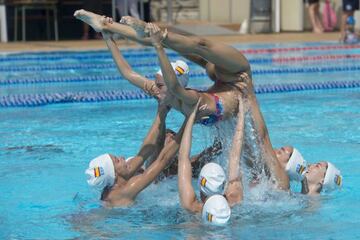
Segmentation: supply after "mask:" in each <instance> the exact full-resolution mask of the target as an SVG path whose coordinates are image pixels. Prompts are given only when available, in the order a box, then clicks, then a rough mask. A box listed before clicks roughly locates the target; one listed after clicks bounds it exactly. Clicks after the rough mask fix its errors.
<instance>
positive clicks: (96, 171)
mask: <svg viewBox="0 0 360 240" xmlns="http://www.w3.org/2000/svg"><path fill="white" fill-rule="evenodd" d="M102 175H104V169H103V168H102V167H95V168H94V176H95V177H100V176H102Z"/></svg>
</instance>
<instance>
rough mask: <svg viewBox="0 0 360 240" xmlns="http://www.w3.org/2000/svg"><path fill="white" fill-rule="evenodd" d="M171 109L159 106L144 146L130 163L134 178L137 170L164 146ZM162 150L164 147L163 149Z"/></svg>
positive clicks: (131, 173) (131, 174)
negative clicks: (166, 122) (168, 115)
mask: <svg viewBox="0 0 360 240" xmlns="http://www.w3.org/2000/svg"><path fill="white" fill-rule="evenodd" d="M168 112H169V108H167V107H166V106H164V105H159V106H158V111H157V114H156V117H155V120H154V122H153V125H152V126H151V128H150V130H149V132H148V134H147V136H146V137H145V139H144V141H143V144H142V146H141V148H140V150H139V152H138V154H137V155H136V156H135V157H134V158H133V159H131V161H130V162H129V167H130V174H129V176H133V175H134V174H135V173H136V172H137V170H138V169H139V168H140V167H141V166H142V165H143V163H144V161H145V160H147V159H148V158H149V157H150V156H151V155H153V154H154V152H156V151H158V149H159V147H160V146H163V143H164V139H165V129H166V126H165V118H166V115H167V113H168ZM161 148H162V147H161Z"/></svg>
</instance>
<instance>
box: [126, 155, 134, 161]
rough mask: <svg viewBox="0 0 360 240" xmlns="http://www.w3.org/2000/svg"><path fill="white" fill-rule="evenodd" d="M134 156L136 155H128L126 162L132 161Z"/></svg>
mask: <svg viewBox="0 0 360 240" xmlns="http://www.w3.org/2000/svg"><path fill="white" fill-rule="evenodd" d="M134 157H135V156H131V157H128V158H127V159H125V162H128V161H130V160H131V159H133V158H134Z"/></svg>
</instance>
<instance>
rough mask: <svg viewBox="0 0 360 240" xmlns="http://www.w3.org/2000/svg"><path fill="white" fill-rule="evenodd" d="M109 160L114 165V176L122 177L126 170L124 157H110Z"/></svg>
mask: <svg viewBox="0 0 360 240" xmlns="http://www.w3.org/2000/svg"><path fill="white" fill-rule="evenodd" d="M111 159H112V161H113V164H114V169H115V175H116V176H117V175H120V176H123V175H124V174H125V172H126V170H127V164H126V161H125V157H123V156H119V157H116V156H113V155H111Z"/></svg>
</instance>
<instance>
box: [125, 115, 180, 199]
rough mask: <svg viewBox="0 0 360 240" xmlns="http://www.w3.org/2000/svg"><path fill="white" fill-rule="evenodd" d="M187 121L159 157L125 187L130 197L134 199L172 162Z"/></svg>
mask: <svg viewBox="0 0 360 240" xmlns="http://www.w3.org/2000/svg"><path fill="white" fill-rule="evenodd" d="M185 123H186V121H185V122H184V123H183V125H182V127H181V129H180V130H179V132H178V133H177V134H176V136H175V138H174V140H173V141H172V142H170V143H169V144H167V145H166V146H165V147H164V148H163V149H162V151H161V152H160V154H159V156H158V157H157V159H156V160H155V161H154V162H153V163H152V164H151V165H150V166H149V167H148V168H147V169H146V170H145V171H144V173H143V174H139V175H137V176H135V177H132V178H131V179H130V180H129V181H128V182H127V184H126V186H125V188H124V189H123V191H124V194H126V195H127V196H128V198H130V199H134V198H135V197H136V195H137V194H139V193H140V192H141V191H142V190H143V189H144V188H146V187H147V186H148V185H149V184H150V183H151V182H152V181H154V180H155V178H156V177H157V176H158V175H159V174H160V173H161V171H162V170H163V169H164V168H165V167H166V166H167V165H168V164H169V163H170V161H171V160H172V159H173V158H174V156H175V154H176V153H177V151H178V150H179V145H180V141H181V137H182V135H183V132H184V129H185Z"/></svg>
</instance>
